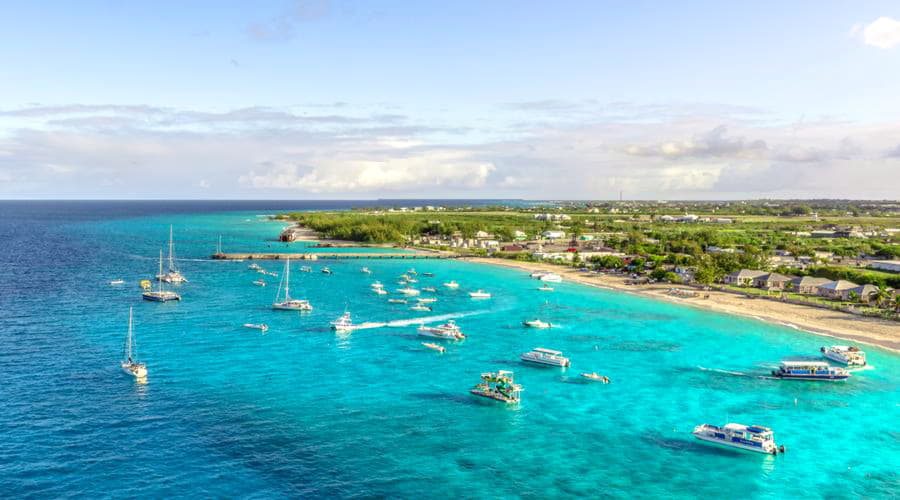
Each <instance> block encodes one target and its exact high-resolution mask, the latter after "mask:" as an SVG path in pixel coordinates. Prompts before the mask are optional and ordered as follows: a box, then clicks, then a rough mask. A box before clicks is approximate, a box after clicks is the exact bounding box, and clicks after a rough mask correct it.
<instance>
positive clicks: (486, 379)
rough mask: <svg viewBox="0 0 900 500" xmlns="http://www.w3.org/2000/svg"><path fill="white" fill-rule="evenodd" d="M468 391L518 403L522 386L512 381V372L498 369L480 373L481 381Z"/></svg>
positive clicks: (506, 401)
mask: <svg viewBox="0 0 900 500" xmlns="http://www.w3.org/2000/svg"><path fill="white" fill-rule="evenodd" d="M469 392H471V393H472V394H474V395H476V396H481V397H485V398H491V399H496V400H497V401H502V402H504V403H518V402H519V401H520V399H521V396H520V394H521V392H522V386H521V385H519V384H516V383H515V382H514V381H513V372H511V371H507V370H499V371H497V372H496V373H494V372H488V373H482V374H481V383H479V384H478V385H476V386H475V387H473V388H472V390H470V391H469Z"/></svg>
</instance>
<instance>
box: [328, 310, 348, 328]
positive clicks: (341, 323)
mask: <svg viewBox="0 0 900 500" xmlns="http://www.w3.org/2000/svg"><path fill="white" fill-rule="evenodd" d="M331 329H332V330H334V331H336V332H338V333H347V332H351V331H353V321H351V320H350V312H349V311H348V312H345V313H344V315H343V316H341V317H340V318H338V319H336V320H334V321H332V322H331Z"/></svg>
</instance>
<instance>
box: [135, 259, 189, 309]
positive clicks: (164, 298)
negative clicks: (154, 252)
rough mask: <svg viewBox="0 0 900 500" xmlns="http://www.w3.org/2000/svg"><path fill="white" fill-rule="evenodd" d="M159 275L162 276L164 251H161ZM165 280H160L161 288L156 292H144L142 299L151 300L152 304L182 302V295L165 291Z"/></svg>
mask: <svg viewBox="0 0 900 500" xmlns="http://www.w3.org/2000/svg"><path fill="white" fill-rule="evenodd" d="M159 274H160V275H162V250H160V251H159ZM164 281H165V280H159V281H157V283H159V287H158V288H157V289H156V291H155V292H154V291H149V292H144V293H142V294H141V297H143V298H144V300H149V301H151V302H168V301H170V300H181V295H178V294H177V293H175V292H173V291H171V290H163V282H164Z"/></svg>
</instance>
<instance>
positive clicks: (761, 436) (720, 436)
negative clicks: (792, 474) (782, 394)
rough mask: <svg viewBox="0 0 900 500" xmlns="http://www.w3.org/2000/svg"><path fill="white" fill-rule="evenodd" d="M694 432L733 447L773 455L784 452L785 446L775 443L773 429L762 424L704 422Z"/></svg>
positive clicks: (698, 437) (700, 436) (701, 438)
mask: <svg viewBox="0 0 900 500" xmlns="http://www.w3.org/2000/svg"><path fill="white" fill-rule="evenodd" d="M692 434H693V435H694V437H696V438H697V439H700V440H703V441H706V442H709V443H715V444H719V445H723V446H728V447H731V448H739V449H742V450H749V451H755V452H757V453H768V454H772V455H775V454H777V453H778V452H779V451H780V452H782V453H784V446H782V447H780V448H779V447H778V446H777V445H776V444H775V436H774V434H773V433H772V429H769V428H768V427H763V426H761V425H743V424H725V425H724V426H723V427H719V426H717V425H710V424H703V425H698V426H697V427H695V428H694V432H693V433H692Z"/></svg>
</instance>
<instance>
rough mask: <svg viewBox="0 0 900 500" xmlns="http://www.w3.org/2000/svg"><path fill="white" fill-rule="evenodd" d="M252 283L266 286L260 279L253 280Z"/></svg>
mask: <svg viewBox="0 0 900 500" xmlns="http://www.w3.org/2000/svg"><path fill="white" fill-rule="evenodd" d="M253 284H254V285H256V286H266V282H265V281H263V280H261V279H259V280H256V281H254V282H253Z"/></svg>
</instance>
